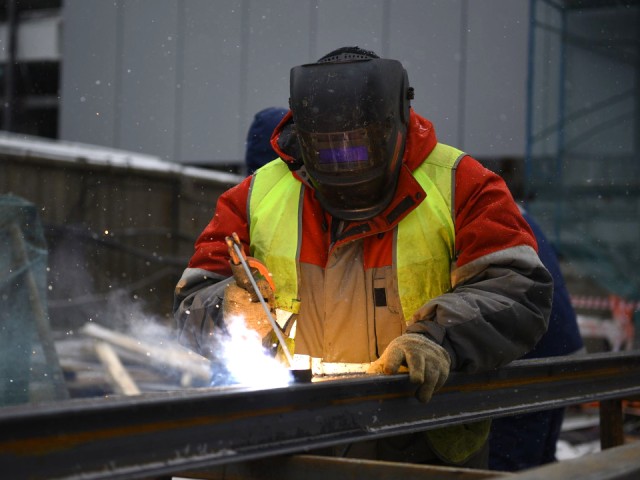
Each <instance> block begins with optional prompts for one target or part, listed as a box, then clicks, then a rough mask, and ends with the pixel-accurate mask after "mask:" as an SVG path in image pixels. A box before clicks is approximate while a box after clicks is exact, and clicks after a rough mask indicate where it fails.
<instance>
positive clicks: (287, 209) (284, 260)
mask: <svg viewBox="0 0 640 480" xmlns="http://www.w3.org/2000/svg"><path fill="white" fill-rule="evenodd" d="M464 155H465V154H464V153H463V152H462V151H460V150H458V149H456V148H453V147H450V146H447V145H444V144H440V143H438V144H437V145H436V147H435V148H434V150H433V151H432V152H431V154H429V156H428V157H427V159H426V160H425V161H424V162H423V163H422V164H421V165H420V166H419V167H418V168H417V169H416V170H414V171H413V176H414V178H415V179H416V180H417V181H418V183H419V184H420V185H421V186H422V188H423V189H424V190H425V192H427V196H426V198H425V200H424V201H423V202H422V203H420V204H419V205H418V206H417V207H416V208H415V209H414V210H413V211H412V212H411V213H409V214H408V215H407V216H406V217H405V218H404V219H402V220H401V221H400V223H399V224H398V226H397V229H398V232H397V241H396V251H395V255H394V258H395V261H396V271H397V275H398V292H399V295H400V303H401V305H402V311H403V314H404V318H405V321H407V320H409V319H410V318H411V316H412V314H413V313H414V312H415V311H416V310H417V309H418V308H419V307H421V306H422V305H424V304H425V303H426V302H427V301H429V300H431V299H432V298H434V297H436V296H438V295H441V294H443V293H445V292H447V291H449V290H450V289H451V280H450V269H451V262H452V261H453V259H454V256H455V225H454V213H453V210H452V209H453V205H454V202H453V194H454V190H453V188H454V185H455V183H454V182H455V167H456V165H457V162H458V161H459V160H460V159H461V158H462V157H463V156H464ZM303 195H304V185H303V184H302V183H301V182H299V181H297V180H296V179H295V178H294V177H293V176H292V175H291V172H290V171H289V169H288V168H287V166H286V165H285V163H284V162H282V161H281V160H275V161H273V162H271V163H269V164H267V165H265V166H264V167H262V168H261V169H259V170H258V171H257V172H256V174H255V175H254V178H253V181H252V185H251V191H250V194H249V233H250V241H251V255H252V256H254V257H256V258H258V259H260V260H262V261H263V262H264V263H265V264H266V265H267V268H268V269H269V271H270V272H271V274H272V278H273V281H274V283H275V287H276V306H277V308H280V309H282V310H286V311H289V312H292V313H298V310H299V300H298V299H299V296H298V274H299V269H298V260H299V256H300V245H301V238H302V232H301V228H300V226H301V223H302V217H301V215H302V199H303ZM311 360H312V361H317V363H318V368H322V371H323V372H324V373H328V374H331V373H337V372H341V371H342V370H341V369H343V368H348V369H350V371H366V367H367V365H368V364H339V363H336V364H324V365H320V364H322V361H321V360H322V359H311ZM312 365H313V364H312ZM333 367H335V369H336V372H333V370H332V369H333ZM358 367H361V369H359V368H358ZM314 371H315V369H314ZM490 424H491V422H490V421H489V420H486V421H484V420H483V421H480V422H474V423H471V424H465V425H453V426H449V427H442V428H438V429H433V430H429V431H427V432H425V434H426V436H427V438H428V441H429V444H430V445H431V447H432V448H433V449H434V451H436V452H437V454H438V455H439V456H441V457H442V458H443V459H445V460H447V461H449V462H452V463H462V462H464V461H465V460H467V459H468V458H469V457H470V456H471V455H473V454H474V453H475V452H477V451H478V450H479V449H480V448H481V447H482V446H483V445H484V444H485V442H486V440H487V438H488V435H489V428H490Z"/></svg>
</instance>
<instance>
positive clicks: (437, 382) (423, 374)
mask: <svg viewBox="0 0 640 480" xmlns="http://www.w3.org/2000/svg"><path fill="white" fill-rule="evenodd" d="M403 364H406V366H407V367H408V368H409V379H410V380H411V383H418V384H420V386H419V387H418V390H417V392H416V396H417V397H418V400H420V401H421V402H425V403H426V402H428V401H429V400H431V396H432V395H433V393H434V392H436V391H437V390H439V389H440V387H442V385H444V382H445V381H446V380H447V377H448V376H449V369H450V368H451V358H450V357H449V354H448V353H447V351H446V350H445V349H444V348H442V347H441V346H440V345H438V344H437V343H435V342H433V341H431V340H429V339H428V338H427V337H425V336H424V335H421V334H419V333H405V334H404V335H400V336H399V337H396V338H395V339H393V341H392V342H391V343H390V344H389V346H388V347H387V348H386V349H385V351H384V352H382V355H381V356H380V358H379V359H378V360H376V361H375V362H373V363H372V364H371V366H370V367H369V370H368V371H367V373H386V374H387V375H389V374H393V373H398V372H399V371H400V369H401V366H402V365H403Z"/></svg>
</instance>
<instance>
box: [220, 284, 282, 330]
mask: <svg viewBox="0 0 640 480" xmlns="http://www.w3.org/2000/svg"><path fill="white" fill-rule="evenodd" d="M256 283H258V282H256ZM264 283H265V284H266V286H264V285H260V284H259V285H258V288H260V291H261V293H262V295H263V296H264V300H265V302H266V303H267V305H268V306H269V310H270V311H271V315H272V316H273V318H275V307H274V305H275V301H274V295H273V290H271V287H269V285H268V284H267V283H266V282H264ZM252 290H253V289H252ZM252 293H253V292H249V291H247V290H245V289H244V288H242V287H240V286H238V284H237V283H236V282H231V283H229V285H227V287H226V288H225V290H224V299H223V301H222V312H223V315H224V321H225V323H228V322H230V321H231V317H232V316H240V317H243V318H244V321H245V323H246V325H247V327H248V328H250V329H251V330H255V331H256V332H258V335H260V338H261V339H263V338H264V337H265V336H266V335H268V334H269V333H270V332H271V330H272V328H271V322H269V318H268V317H267V314H266V312H265V311H264V307H263V306H262V303H260V300H259V299H258V298H257V296H255V293H254V295H252ZM254 298H255V300H254Z"/></svg>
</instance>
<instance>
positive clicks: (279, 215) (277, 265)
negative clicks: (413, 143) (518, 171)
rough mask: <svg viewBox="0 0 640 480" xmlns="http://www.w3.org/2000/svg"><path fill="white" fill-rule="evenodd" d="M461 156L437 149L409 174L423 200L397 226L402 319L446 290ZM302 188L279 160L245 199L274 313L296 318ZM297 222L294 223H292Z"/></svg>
mask: <svg viewBox="0 0 640 480" xmlns="http://www.w3.org/2000/svg"><path fill="white" fill-rule="evenodd" d="M462 155H463V153H462V152H461V151H460V150H457V149H455V148H453V147H449V146H447V145H443V144H440V143H439V144H437V145H436V147H435V149H434V150H433V152H432V153H431V154H430V155H429V157H428V158H427V159H426V160H425V161H424V162H423V163H422V165H420V166H419V167H418V168H417V169H416V170H415V171H414V172H413V175H414V177H415V179H416V180H417V181H418V182H419V183H420V185H421V186H422V188H423V189H424V190H425V191H426V192H427V197H426V199H425V200H424V201H423V202H422V203H421V204H420V205H418V207H416V208H415V209H414V210H413V211H412V212H411V213H409V215H407V217H406V218H404V219H403V220H402V221H401V222H400V223H399V224H398V227H397V228H398V234H397V242H396V252H395V255H394V258H395V259H396V270H397V276H398V289H399V294H400V301H401V304H402V311H403V313H404V318H405V320H406V319H410V318H411V315H412V314H413V313H414V312H415V311H416V310H417V309H418V308H419V307H421V306H422V305H424V304H425V303H426V302H427V301H428V300H430V299H432V298H434V297H436V296H438V295H441V294H442V293H445V292H447V291H449V290H450V289H451V277H450V265H451V259H452V258H453V257H454V249H455V228H454V222H453V215H452V212H451V208H452V192H453V187H452V186H453V182H454V176H453V168H454V166H455V164H456V162H457V161H458V159H459V158H461V156H462ZM303 193H304V186H303V184H302V183H301V182H299V181H297V180H296V179H295V178H293V176H292V175H291V172H290V171H289V169H288V168H287V166H286V165H285V164H284V162H282V161H280V160H276V161H274V162H271V163H269V164H267V165H265V166H264V167H262V168H261V169H259V170H258V171H257V172H256V174H255V176H254V178H253V181H252V184H251V191H250V194H249V234H250V238H251V255H252V256H254V257H256V258H258V259H260V260H261V261H263V262H264V263H265V264H266V266H267V268H269V271H270V272H271V274H272V278H273V281H274V283H275V286H276V306H277V308H280V309H283V310H286V311H289V312H292V313H298V309H299V305H298V298H299V296H298V271H299V270H298V258H299V254H300V252H299V249H300V243H301V231H300V224H301V212H302V195H303ZM292 219H297V221H295V220H292Z"/></svg>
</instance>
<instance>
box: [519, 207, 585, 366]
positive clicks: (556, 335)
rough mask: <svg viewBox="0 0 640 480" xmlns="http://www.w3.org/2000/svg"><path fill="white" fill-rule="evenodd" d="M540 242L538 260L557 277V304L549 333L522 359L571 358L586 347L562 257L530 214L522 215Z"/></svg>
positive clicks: (554, 291)
mask: <svg viewBox="0 0 640 480" xmlns="http://www.w3.org/2000/svg"><path fill="white" fill-rule="evenodd" d="M522 214H523V216H524V219H525V220H526V221H527V222H528V223H529V225H530V226H531V229H532V230H533V233H534V235H535V236H536V240H537V241H538V256H539V257H540V260H541V261H542V263H543V264H544V266H545V267H547V270H549V273H551V276H552V277H553V303H552V305H551V315H550V317H549V327H548V328H547V332H546V333H545V334H544V335H543V337H542V338H541V339H540V341H539V342H538V344H537V345H536V346H535V348H534V349H533V350H531V351H530V352H529V353H528V354H526V355H525V356H524V357H522V358H542V357H553V356H558V355H569V354H571V353H574V352H576V351H577V350H580V349H581V348H582V347H583V343H582V337H581V336H580V330H579V329H578V322H577V320H576V312H575V311H574V310H573V306H572V305H571V299H570V298H569V292H568V291H567V287H566V285H565V283H564V277H563V276H562V272H561V271H560V265H559V262H558V257H557V256H556V252H555V249H554V248H553V245H552V244H551V242H550V241H549V240H548V239H547V237H546V236H545V235H544V233H543V232H542V230H541V229H540V226H539V225H538V224H537V223H536V222H535V221H534V220H533V219H532V218H531V216H530V215H529V214H528V213H527V212H526V211H523V212H522Z"/></svg>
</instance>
